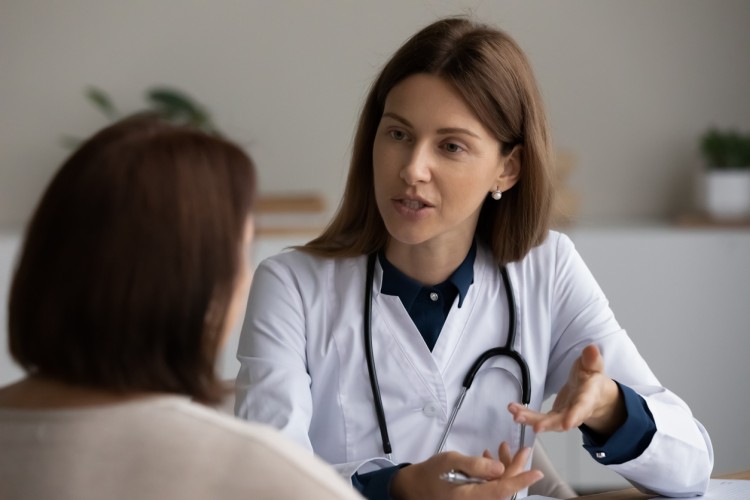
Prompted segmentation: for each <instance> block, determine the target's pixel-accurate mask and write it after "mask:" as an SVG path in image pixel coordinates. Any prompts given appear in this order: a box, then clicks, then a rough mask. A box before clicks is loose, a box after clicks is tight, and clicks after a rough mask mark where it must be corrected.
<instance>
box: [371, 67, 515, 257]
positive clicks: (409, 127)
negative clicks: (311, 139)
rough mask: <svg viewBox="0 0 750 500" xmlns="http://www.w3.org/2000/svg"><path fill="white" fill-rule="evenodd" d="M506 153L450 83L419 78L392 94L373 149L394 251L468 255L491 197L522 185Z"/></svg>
mask: <svg viewBox="0 0 750 500" xmlns="http://www.w3.org/2000/svg"><path fill="white" fill-rule="evenodd" d="M500 151H501V145H500V142H499V141H498V140H497V139H495V138H494V137H493V135H492V133H491V132H490V131H489V130H488V129H487V128H485V126H484V125H483V124H482V123H481V122H480V121H479V120H478V119H477V117H476V116H475V115H474V113H473V112H472V111H471V109H470V108H469V107H468V105H467V104H466V103H465V101H464V100H463V98H462V97H461V96H460V95H459V94H458V93H457V92H456V91H455V90H454V88H453V87H452V86H451V85H450V84H449V83H447V82H446V81H444V80H443V79H441V78H439V77H436V76H433V75H426V74H417V75H413V76H410V77H408V78H406V79H405V80H403V81H401V82H400V83H399V84H398V85H396V86H395V87H393V89H391V91H390V92H389V93H388V96H387V97H386V100H385V106H384V111H383V116H382V118H381V120H380V124H379V126H378V130H377V132H376V135H375V142H374V145H373V169H374V173H373V175H374V183H375V199H376V202H377V205H378V210H379V211H380V214H381V216H382V217H383V221H384V222H385V226H386V228H387V230H388V233H389V234H390V236H391V238H390V242H389V246H393V245H396V246H398V245H418V246H427V248H436V247H434V245H439V246H440V247H442V248H444V249H446V247H447V249H451V248H456V249H459V248H464V247H466V248H468V244H469V242H470V241H471V240H472V238H473V237H474V231H475V229H476V225H477V220H478V218H479V211H480V209H481V207H482V203H483V202H484V200H485V198H486V197H487V195H488V193H489V192H491V191H494V190H495V189H497V188H500V189H501V190H503V191H504V190H505V189H507V188H509V187H510V186H512V183H513V182H515V181H514V180H513V181H509V180H508V175H507V174H508V170H509V169H508V168H506V167H507V166H508V164H509V163H510V160H509V157H503V156H502V155H501V152H500ZM510 156H513V154H511V155H510Z"/></svg>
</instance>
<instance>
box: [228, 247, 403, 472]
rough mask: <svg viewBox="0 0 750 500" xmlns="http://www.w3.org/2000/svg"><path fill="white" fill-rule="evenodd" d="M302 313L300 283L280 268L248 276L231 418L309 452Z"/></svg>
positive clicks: (359, 468) (352, 466) (375, 463)
mask: <svg viewBox="0 0 750 500" xmlns="http://www.w3.org/2000/svg"><path fill="white" fill-rule="evenodd" d="M305 311H306V308H305V304H304V300H303V296H302V293H301V290H300V284H299V278H298V277H297V276H295V275H294V274H293V273H292V271H291V269H290V268H289V267H288V266H286V265H284V264H281V263H280V262H277V261H274V260H273V259H271V260H265V261H263V262H262V263H261V264H260V265H259V266H258V269H257V270H256V272H255V274H254V276H253V284H252V287H251V290H250V295H249V297H248V303H247V309H246V313H245V321H244V323H243V325H242V332H241V334H240V341H239V346H238V351H237V359H238V360H239V362H240V370H239V373H238V375H237V381H236V400H235V414H236V416H238V417H239V418H242V419H245V420H249V421H256V422H261V423H265V424H268V425H271V426H273V427H275V428H277V429H279V430H280V431H281V432H282V433H283V434H285V435H287V436H288V437H290V438H291V439H293V440H294V441H296V442H297V443H299V444H300V445H302V446H303V447H305V448H307V449H308V450H310V451H311V452H313V451H314V450H313V446H312V444H311V441H310V437H309V434H308V432H309V429H310V421H311V418H312V412H313V400H312V395H311V391H310V383H311V378H310V375H309V373H308V369H307V356H306V347H307V346H306V344H307V335H306V318H305ZM332 465H333V466H334V468H335V469H336V470H337V471H338V472H339V474H340V475H341V476H342V477H344V478H346V479H349V480H351V477H352V476H353V475H354V474H355V473H357V472H370V471H373V470H377V469H380V468H383V467H390V466H393V465H395V464H394V463H392V462H390V461H389V460H386V459H384V458H382V457H375V458H373V459H369V460H359V461H356V462H349V463H340V464H332Z"/></svg>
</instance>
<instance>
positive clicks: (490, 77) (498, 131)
mask: <svg viewBox="0 0 750 500" xmlns="http://www.w3.org/2000/svg"><path fill="white" fill-rule="evenodd" d="M418 73H425V74H429V75H435V76H438V77H440V78H442V79H444V80H445V81H447V82H449V83H451V84H452V85H453V87H454V88H455V89H456V90H457V91H458V93H459V94H460V95H461V96H462V97H463V99H464V100H465V101H466V103H467V104H468V105H469V107H470V109H472V110H473V112H474V113H475V114H476V116H477V117H478V119H479V121H480V122H481V123H482V124H483V125H484V126H485V127H487V129H488V130H490V131H492V133H493V134H494V135H495V138H496V139H497V140H498V141H499V142H500V144H501V145H502V153H503V154H508V153H510V152H511V150H512V149H513V147H515V146H517V145H520V146H521V148H522V149H521V169H520V177H519V180H518V182H517V183H516V185H515V186H513V187H512V188H511V189H509V190H508V191H507V192H505V193H503V197H502V200H500V201H495V200H493V199H491V198H490V197H489V196H488V197H487V199H485V201H484V204H483V205H482V209H481V212H480V216H479V222H478V225H477V230H476V236H477V237H478V239H479V240H480V241H482V242H483V243H484V244H486V245H487V246H489V248H490V249H491V250H492V252H493V255H494V257H495V260H496V261H497V262H498V263H506V262H511V261H515V260H520V259H522V258H523V257H524V256H525V255H526V254H527V253H528V252H529V250H531V248H533V247H534V246H536V245H539V244H541V243H542V242H543V241H544V239H545V237H546V236H547V232H548V229H549V220H550V206H551V187H550V186H551V184H550V174H549V169H550V144H549V137H548V129H547V122H546V117H545V112H544V108H543V104H542V99H541V95H540V93H539V90H538V88H537V84H536V81H535V79H534V75H533V72H532V69H531V66H530V65H529V62H528V60H527V59H526V56H525V55H524V53H523V51H522V50H521V49H520V48H519V47H518V45H517V44H516V43H515V42H514V41H513V39H511V38H510V37H509V36H508V35H507V34H505V33H504V32H502V31H499V30H497V29H494V28H492V27H489V26H486V25H482V24H477V23H474V22H472V21H469V20H467V19H464V18H447V19H442V20H439V21H437V22H435V23H433V24H431V25H429V26H427V27H426V28H424V29H423V30H421V31H420V32H418V33H417V34H416V35H414V36H413V37H412V38H411V39H409V40H408V41H407V42H406V43H405V44H404V45H403V46H402V47H401V48H400V49H399V50H398V51H397V52H396V53H395V54H394V55H393V57H392V58H391V60H390V61H389V62H388V63H387V64H386V65H385V67H384V68H383V70H382V72H381V73H380V75H379V76H378V78H377V79H376V81H375V83H374V84H373V86H372V88H371V89H370V92H369V94H368V96H367V99H366V100H365V104H364V107H363V109H362V113H361V115H360V119H359V125H358V128H357V132H356V135H355V138H354V146H353V152H352V159H351V163H350V166H349V176H348V178H347V183H346V188H345V191H344V196H343V199H342V201H341V204H340V206H339V208H338V211H337V213H336V215H335V216H334V218H333V220H332V221H331V223H330V224H329V225H328V227H327V228H326V229H325V231H324V232H323V234H321V235H320V236H319V237H317V238H316V239H314V240H312V241H311V242H309V243H307V244H306V245H305V246H303V247H301V250H304V251H307V252H310V253H313V254H316V255H320V256H325V257H353V256H358V255H362V254H369V253H372V252H374V251H377V250H378V249H380V248H381V247H383V246H384V245H385V244H386V242H387V240H388V232H387V230H386V228H385V224H384V223H383V219H382V217H381V216H380V213H379V212H378V209H377V205H376V203H375V190H374V181H373V163H372V151H373V143H374V139H375V133H376V131H377V128H378V124H379V123H380V119H381V116H382V114H383V108H384V105H385V99H386V96H387V95H388V92H390V90H391V89H392V88H393V87H394V86H396V85H397V84H398V83H399V82H401V81H402V80H404V79H406V78H408V77H409V76H411V75H414V74H418Z"/></svg>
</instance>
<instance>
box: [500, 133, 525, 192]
mask: <svg viewBox="0 0 750 500" xmlns="http://www.w3.org/2000/svg"><path fill="white" fill-rule="evenodd" d="M522 160H523V146H521V145H520V144H517V145H515V146H514V147H513V149H512V150H511V152H510V153H508V154H507V155H502V154H501V156H500V165H499V174H498V177H497V186H498V189H500V190H501V191H507V190H508V189H510V188H512V187H513V186H514V185H515V184H516V182H518V179H519V178H520V177H521V161H522Z"/></svg>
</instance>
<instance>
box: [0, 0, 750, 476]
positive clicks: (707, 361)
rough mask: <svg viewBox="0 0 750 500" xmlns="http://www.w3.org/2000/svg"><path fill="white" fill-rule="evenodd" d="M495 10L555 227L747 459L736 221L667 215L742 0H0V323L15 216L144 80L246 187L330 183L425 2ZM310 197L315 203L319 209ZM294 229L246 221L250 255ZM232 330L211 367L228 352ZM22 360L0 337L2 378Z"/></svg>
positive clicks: (747, 54) (748, 243)
mask: <svg viewBox="0 0 750 500" xmlns="http://www.w3.org/2000/svg"><path fill="white" fill-rule="evenodd" d="M448 14H470V15H472V16H473V17H474V18H476V19H479V20H482V21H486V22H489V23H491V24H494V25H496V26H498V27H501V28H503V29H505V30H507V31H508V32H509V33H510V34H511V35H512V36H514V37H515V38H516V40H517V41H518V42H519V43H520V45H521V46H522V47H523V48H524V49H525V50H526V52H527V54H528V56H529V58H530V59H531V62H532V64H533V66H534V68H535V70H536V74H537V78H538V80H539V83H540V85H541V88H542V91H543V94H544V96H545V100H546V103H547V109H548V112H549V118H550V122H551V125H552V130H553V136H554V140H555V143H556V146H557V148H558V149H560V150H564V151H567V152H568V153H569V155H570V158H571V163H572V170H571V173H570V176H569V177H568V179H567V183H568V185H569V189H570V190H571V191H572V192H573V193H575V195H576V196H577V197H578V198H577V199H578V203H577V204H576V205H575V207H574V210H573V212H574V214H573V215H574V219H573V225H572V226H570V227H569V228H568V229H567V230H568V232H569V233H570V234H571V236H572V237H573V239H574V241H575V242H576V243H577V245H578V247H579V250H580V251H581V253H582V255H583V256H584V259H586V261H587V262H588V263H589V265H590V267H591V268H592V271H593V272H594V275H595V276H597V278H598V279H599V281H600V283H601V285H602V287H603V289H604V290H605V293H607V294H608V296H609V297H610V299H611V301H612V304H613V308H614V310H615V312H616V314H617V315H618V318H619V319H620V322H621V323H622V324H623V325H624V326H625V328H627V329H628V331H629V332H630V334H631V335H632V336H633V338H634V339H635V341H636V343H637V344H638V345H639V347H640V348H641V350H642V352H643V353H644V355H645V356H646V359H647V360H649V361H650V362H651V363H652V366H653V367H654V370H655V371H656V373H657V375H659V376H660V377H661V378H662V379H663V381H664V382H665V383H666V384H667V385H669V386H670V387H672V388H674V389H675V391H676V392H678V393H679V394H680V395H682V396H683V397H685V398H686V399H687V400H688V401H689V402H690V404H691V407H692V408H693V410H694V412H695V413H696V415H697V416H698V417H699V418H700V419H701V420H702V421H704V423H706V425H707V426H708V427H709V430H710V431H711V433H712V436H713V438H714V444H715V446H716V451H717V462H716V463H717V467H716V470H717V471H718V472H731V471H734V470H739V469H747V467H748V464H750V454H749V453H750V451H749V450H750V437H748V433H747V430H746V429H745V425H744V422H745V421H746V418H745V417H746V415H747V403H746V397H747V391H746V389H744V387H743V384H744V382H743V381H744V380H745V379H747V378H748V375H750V370H749V369H748V368H747V362H746V360H745V359H744V358H745V356H746V353H747V352H749V351H750V345H749V340H748V339H750V335H748V333H750V331H748V326H747V325H748V324H750V307H747V306H748V305H750V266H748V265H747V262H746V259H747V257H748V256H749V255H750V232H749V231H747V230H746V229H745V230H741V229H740V230H736V231H726V230H723V231H718V230H693V229H684V228H683V229H679V228H675V227H674V225H673V224H672V222H673V221H674V219H675V217H677V216H678V215H680V214H682V213H685V212H687V211H690V210H691V209H692V208H693V206H694V203H695V202H694V199H695V197H694V188H693V181H694V174H695V172H696V171H697V170H698V169H699V167H700V161H699V159H698V151H697V145H698V144H697V143H698V136H699V135H700V134H701V133H702V132H703V131H704V130H705V129H706V128H707V127H709V126H711V125H716V126H720V127H738V128H740V129H743V130H745V131H747V130H748V129H750V98H748V92H749V91H750V29H748V25H749V24H750V23H749V22H750V0H712V1H705V0H658V1H655V0H627V1H624V0H567V1H565V2H560V1H556V0H507V1H506V0H504V1H489V0H485V1H478V0H477V1H452V2H448V1H443V2H440V1H430V2H428V1H416V0H415V1H403V0H380V1H378V2H364V1H361V2H360V1H345V0H329V1H322V0H321V1H302V0H294V1H292V0H280V1H273V0H267V1H261V0H211V1H208V0H202V1H201V0H148V1H147V0H129V1H127V2H124V1H119V0H117V1H116V0H66V1H64V2H51V1H42V0H0V299H1V300H2V303H3V309H2V310H1V311H0V320H2V326H1V327H0V342H2V343H4V342H5V340H4V339H5V321H6V318H5V302H6V300H7V284H8V282H9V279H10V275H11V271H12V262H13V259H14V256H15V254H16V250H17V246H18V243H19V241H20V231H21V229H22V228H23V226H24V225H25V223H26V221H27V220H28V217H29V215H30V212H31V210H32V209H33V207H34V205H35V203H36V202H37V200H38V198H39V196H40V194H41V191H42V189H43V188H44V186H45V185H46V183H47V182H48V181H49V179H50V176H51V175H52V174H53V172H54V171H55V170H56V168H57V167H58V166H59V165H60V163H61V162H62V161H63V159H64V158H65V156H66V155H67V154H68V153H69V149H66V148H65V147H63V146H62V138H63V136H77V137H85V136H87V135H89V134H91V133H93V132H94V131H95V130H96V129H98V128H99V127H101V126H103V125H105V124H106V123H107V120H106V119H105V118H104V117H103V116H102V115H101V114H99V113H98V112H97V110H95V109H94V107H93V106H91V104H90V103H89V102H87V101H86V100H85V98H84V91H85V89H86V88H87V87H88V86H89V85H95V86H98V87H101V88H102V89H104V90H106V91H107V92H108V93H109V94H110V95H111V97H112V98H113V99H114V100H115V102H116V104H117V105H118V106H119V108H121V109H122V110H123V111H135V110H138V109H141V108H143V107H144V100H143V93H144V90H145V89H146V88H149V87H153V86H156V85H167V86H172V87H176V88H179V89H181V90H183V91H185V92H187V93H188V94H190V95H192V96H193V97H194V98H196V99H197V100H198V101H199V102H201V103H202V104H204V105H205V106H206V107H207V108H208V109H209V110H210V112H211V113H212V115H213V117H214V119H215V121H216V122H217V124H218V125H219V127H220V128H221V129H222V130H223V131H224V132H225V133H226V134H227V135H229V136H231V137H233V138H234V139H236V140H238V141H239V142H241V143H242V144H244V145H245V147H246V148H247V149H248V151H249V152H250V153H251V154H252V156H253V157H254V159H255V160H256V162H257V164H258V168H259V171H260V177H261V179H260V180H261V185H262V189H263V191H265V192H266V193H295V192H313V193H318V194H320V195H321V197H322V198H323V199H324V200H325V202H326V206H327V208H326V212H327V214H330V213H331V212H332V211H333V210H334V209H335V207H336V205H337V203H338V199H339V197H340V195H341V191H342V189H343V185H344V181H345V173H346V170H347V162H348V156H349V153H350V145H351V140H352V134H353V130H354V126H355V122H356V119H357V114H358V111H359V109H360V106H361V101H362V99H363V97H364V95H365V93H366V92H367V89H368V87H369V85H370V83H371V81H372V79H373V78H374V76H375V75H376V74H377V72H378V71H379V69H380V67H381V65H382V64H383V63H384V62H385V60H386V59H387V58H388V57H389V56H390V55H391V54H392V52H393V51H394V50H395V49H396V48H397V47H398V46H399V45H400V44H401V43H402V42H403V41H404V40H405V39H406V38H407V37H408V36H410V35H411V34H413V33H414V32H415V31H416V30H417V29H419V28H420V27H422V26H424V25H425V24H427V23H429V22H431V21H433V20H434V19H435V18H437V17H439V16H443V15H448ZM327 214H326V215H327ZM308 236H309V235H297V236H288V237H282V238H276V239H274V238H271V237H266V238H263V237H261V238H260V239H259V245H260V246H259V249H258V251H257V252H256V260H259V258H260V257H262V256H265V255H269V254H271V253H274V252H276V251H279V250H280V249H281V248H283V246H285V245H288V244H295V243H299V242H300V241H303V240H304V239H305V238H307V237H308ZM234 346H236V333H235V337H234V341H230V343H229V347H228V349H227V352H226V356H225V362H224V368H223V370H224V374H225V375H226V376H227V377H231V376H233V375H234V374H235V373H236V367H235V365H234V364H233V363H236V362H235V361H234V360H233V357H234V352H233V348H234ZM19 375H20V371H19V370H18V369H17V367H15V366H13V365H12V363H11V362H10V360H9V359H8V357H7V353H6V352H5V350H4V349H0V384H3V383H6V382H8V381H10V380H12V379H14V378H16V377H18V376H19ZM549 442H550V446H551V448H552V450H551V455H552V456H553V459H554V460H555V461H556V462H557V464H558V466H560V467H561V469H562V470H563V472H564V474H565V475H566V477H567V478H569V479H570V480H571V481H572V482H574V483H575V484H576V486H578V487H581V488H584V489H585V488H587V487H588V488H593V487H611V486H612V485H618V484H622V483H618V479H617V478H616V477H615V476H614V475H613V474H607V473H606V471H604V472H602V468H600V467H596V466H595V465H592V464H591V460H589V459H587V458H586V457H585V455H584V453H583V452H582V451H581V450H580V438H579V437H578V436H577V435H576V433H570V436H566V437H559V436H558V437H550V439H549Z"/></svg>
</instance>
